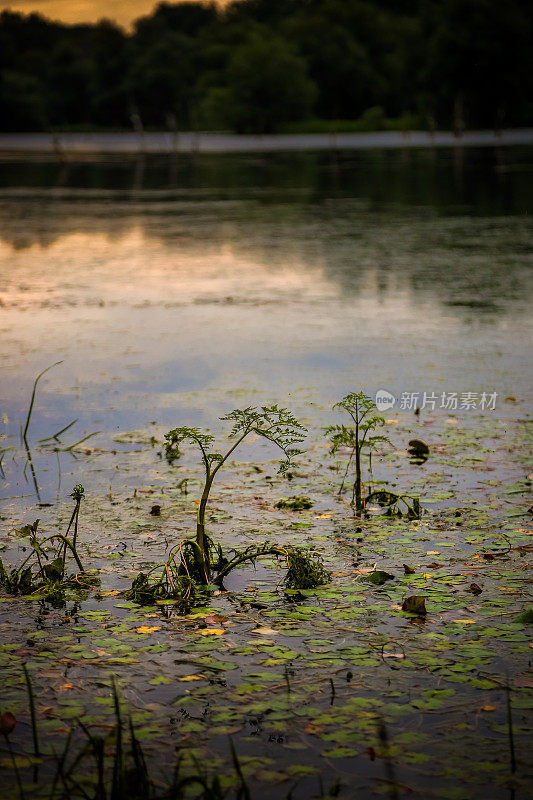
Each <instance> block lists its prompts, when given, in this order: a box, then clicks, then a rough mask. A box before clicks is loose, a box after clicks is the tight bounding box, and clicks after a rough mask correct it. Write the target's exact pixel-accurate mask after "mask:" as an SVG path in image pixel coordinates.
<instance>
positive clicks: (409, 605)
mask: <svg viewBox="0 0 533 800" xmlns="http://www.w3.org/2000/svg"><path fill="white" fill-rule="evenodd" d="M402 611H408V612H409V613H410V614H419V615H420V614H427V613H428V612H427V611H426V598H425V597H422V596H421V595H416V594H413V595H411V597H406V598H405V600H404V601H403V603H402Z"/></svg>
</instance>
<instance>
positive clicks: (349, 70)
mask: <svg viewBox="0 0 533 800" xmlns="http://www.w3.org/2000/svg"><path fill="white" fill-rule="evenodd" d="M532 23H533V6H531V5H530V4H528V3H524V2H521V0H506V2H505V3H502V2H501V0H235V2H232V3H230V4H229V5H228V6H226V7H225V8H220V7H218V6H216V5H215V4H214V3H207V2H192V3H191V2H179V3H168V2H163V3H160V4H159V5H158V6H157V8H156V9H155V10H154V11H153V13H151V14H150V15H148V16H144V17H142V18H140V19H138V20H137V21H136V22H135V23H134V24H133V27H132V30H131V31H130V32H126V31H124V30H123V29H122V28H120V27H119V26H118V25H116V24H114V23H113V22H110V21H108V20H101V21H99V22H97V23H95V24H78V25H66V24H62V23H58V22H52V21H50V20H48V19H46V18H44V17H43V16H41V15H39V14H30V15H28V16H24V15H21V14H18V13H14V12H11V11H4V12H2V13H1V14H0V130H3V131H25V130H28V131H43V130H49V131H50V130H51V131H53V130H83V129H87V130H94V129H119V130H123V129H131V127H132V126H133V127H135V128H137V129H139V128H141V127H144V128H147V129H161V128H164V129H170V130H178V129H179V130H221V129H224V130H234V131H237V132H243V133H244V132H252V133H269V132H275V131H280V130H295V131H296V130H357V129H360V130H364V129H367V130H368V129H374V130H376V129H378V130H379V129H384V128H387V127H397V128H425V129H430V130H431V129H436V128H440V129H443V128H454V129H455V130H460V129H462V128H465V127H466V128H475V127H488V128H495V129H499V128H501V127H512V126H523V125H529V124H532V118H533V91H532V89H533V85H532V84H533V48H532V47H531V41H532V36H531V34H532V31H533V24H532Z"/></svg>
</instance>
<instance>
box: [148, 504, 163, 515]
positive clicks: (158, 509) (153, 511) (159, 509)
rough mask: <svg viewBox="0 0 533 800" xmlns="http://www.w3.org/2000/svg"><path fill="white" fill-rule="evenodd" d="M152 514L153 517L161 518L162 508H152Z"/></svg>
mask: <svg viewBox="0 0 533 800" xmlns="http://www.w3.org/2000/svg"><path fill="white" fill-rule="evenodd" d="M150 514H151V515H152V517H160V516H161V506H152V508H151V509H150Z"/></svg>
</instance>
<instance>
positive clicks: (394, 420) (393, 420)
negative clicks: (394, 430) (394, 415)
mask: <svg viewBox="0 0 533 800" xmlns="http://www.w3.org/2000/svg"><path fill="white" fill-rule="evenodd" d="M399 421H400V420H399V419H386V420H385V422H386V423H387V425H397V424H398V423H399Z"/></svg>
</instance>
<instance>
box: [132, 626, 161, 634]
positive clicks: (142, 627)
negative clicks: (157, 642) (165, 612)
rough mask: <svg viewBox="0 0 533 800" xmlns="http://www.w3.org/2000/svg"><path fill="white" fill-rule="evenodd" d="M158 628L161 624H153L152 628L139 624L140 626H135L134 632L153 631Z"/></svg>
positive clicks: (158, 629) (159, 628)
mask: <svg viewBox="0 0 533 800" xmlns="http://www.w3.org/2000/svg"><path fill="white" fill-rule="evenodd" d="M160 630H161V625H154V626H153V628H149V627H148V626H147V625H141V627H140V628H135V633H155V632H156V631H160Z"/></svg>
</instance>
